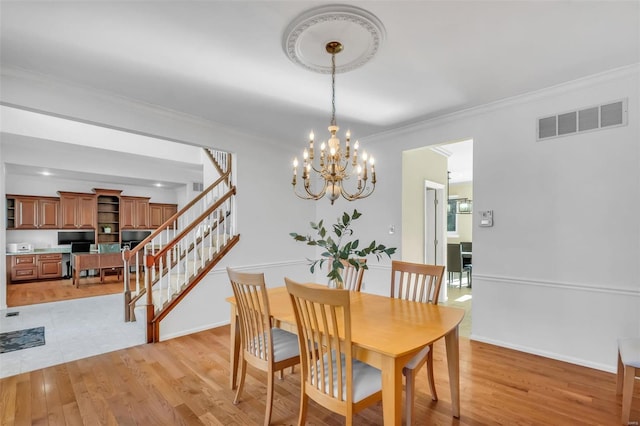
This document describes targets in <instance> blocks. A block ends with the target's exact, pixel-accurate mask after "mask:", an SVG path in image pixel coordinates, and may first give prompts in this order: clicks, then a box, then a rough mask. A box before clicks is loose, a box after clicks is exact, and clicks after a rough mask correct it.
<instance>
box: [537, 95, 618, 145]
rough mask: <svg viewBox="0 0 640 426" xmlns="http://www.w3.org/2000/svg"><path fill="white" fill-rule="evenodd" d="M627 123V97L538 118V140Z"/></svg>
mask: <svg viewBox="0 0 640 426" xmlns="http://www.w3.org/2000/svg"><path fill="white" fill-rule="evenodd" d="M626 124H627V99H623V100H620V101H615V102H610V103H607V104H602V105H597V106H593V107H587V108H582V109H579V110H576V111H570V112H564V113H562V114H556V115H552V116H549V117H543V118H539V119H538V140H542V139H548V138H555V137H559V136H566V135H572V134H575V133H581V132H588V131H592V130H601V129H604V128H609V127H617V126H625V125H626Z"/></svg>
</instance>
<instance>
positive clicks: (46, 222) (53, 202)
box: [38, 199, 60, 229]
mask: <svg viewBox="0 0 640 426" xmlns="http://www.w3.org/2000/svg"><path fill="white" fill-rule="evenodd" d="M59 212H60V201H59V200H57V199H42V200H40V201H39V202H38V219H39V228H40V229H57V228H58V227H59V223H60V221H59V220H58V217H59Z"/></svg>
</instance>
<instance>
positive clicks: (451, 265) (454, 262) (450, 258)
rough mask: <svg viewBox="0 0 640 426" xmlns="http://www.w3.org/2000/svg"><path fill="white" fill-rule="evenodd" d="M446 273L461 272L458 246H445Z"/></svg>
mask: <svg viewBox="0 0 640 426" xmlns="http://www.w3.org/2000/svg"><path fill="white" fill-rule="evenodd" d="M447 271H448V272H462V261H461V259H460V244H451V243H450V244H447Z"/></svg>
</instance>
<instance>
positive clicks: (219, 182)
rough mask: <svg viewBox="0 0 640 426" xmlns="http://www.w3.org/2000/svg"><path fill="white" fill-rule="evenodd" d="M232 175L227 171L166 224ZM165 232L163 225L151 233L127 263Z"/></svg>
mask: <svg viewBox="0 0 640 426" xmlns="http://www.w3.org/2000/svg"><path fill="white" fill-rule="evenodd" d="M230 173H231V171H230V170H229V171H227V173H226V174H225V175H223V176H220V177H219V178H218V179H217V180H216V181H215V182H214V183H212V184H211V185H209V186H208V187H207V188H206V189H205V190H204V191H202V193H201V194H200V195H198V196H197V197H196V198H194V199H193V200H191V201H190V202H189V203H187V205H185V206H184V207H183V208H182V209H180V211H178V212H177V213H175V214H174V215H173V216H171V217H170V218H169V219H167V220H166V221H165V223H173V222H174V221H175V220H177V219H178V217H180V216H181V215H182V214H184V213H185V212H186V211H188V210H189V209H190V208H191V207H193V206H194V205H195V204H196V203H197V202H198V201H200V200H202V199H203V198H204V197H206V196H207V194H209V192H211V190H213V188H215V187H216V186H217V185H220V184H221V183H222V182H224V181H225V179H226V178H227V177H228V175H229V174H230ZM164 230H165V226H164V224H162V226H160V227H159V228H158V229H156V230H155V231H153V232H152V233H151V235H149V236H148V237H147V238H145V239H144V240H142V241H141V242H140V243H139V244H138V245H137V246H136V247H134V248H133V249H131V250H129V254H128V257H127V261H131V258H132V257H133V256H134V255H137V253H138V252H139V251H140V250H142V249H144V246H145V245H147V244H149V243H150V242H151V241H152V240H153V239H154V238H155V237H157V236H158V235H160V234H161V233H162V232H164Z"/></svg>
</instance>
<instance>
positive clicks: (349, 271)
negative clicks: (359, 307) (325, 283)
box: [328, 258, 367, 291]
mask: <svg viewBox="0 0 640 426" xmlns="http://www.w3.org/2000/svg"><path fill="white" fill-rule="evenodd" d="M356 260H357V261H358V262H359V263H360V267H359V268H358V270H356V267H355V266H353V265H352V264H351V263H349V262H348V261H347V260H340V263H342V266H344V269H343V270H342V273H341V274H340V275H342V284H343V287H342V288H343V289H344V290H349V291H360V289H361V288H362V279H363V278H364V271H365V269H364V268H363V267H362V265H364V264H366V263H367V259H365V258H362V259H356ZM328 264H329V270H331V268H332V266H333V265H332V264H331V262H328Z"/></svg>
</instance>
